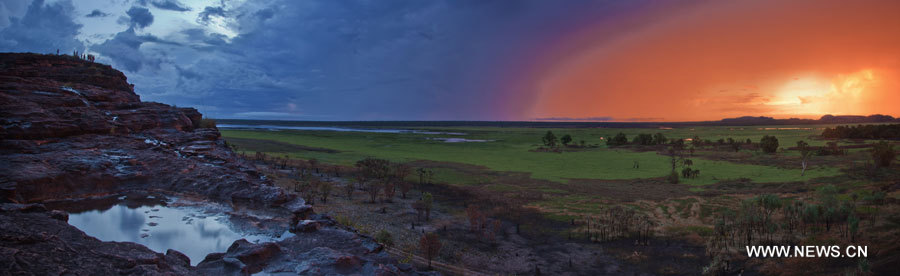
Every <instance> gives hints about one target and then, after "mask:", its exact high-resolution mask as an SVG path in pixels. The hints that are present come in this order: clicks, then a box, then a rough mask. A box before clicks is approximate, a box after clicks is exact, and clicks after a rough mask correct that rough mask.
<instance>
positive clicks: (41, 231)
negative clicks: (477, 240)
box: [0, 54, 418, 275]
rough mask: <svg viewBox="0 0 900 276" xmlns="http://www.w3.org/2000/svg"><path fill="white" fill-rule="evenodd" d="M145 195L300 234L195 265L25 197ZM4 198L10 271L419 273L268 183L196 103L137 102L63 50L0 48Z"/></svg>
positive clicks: (4, 260) (99, 68)
mask: <svg viewBox="0 0 900 276" xmlns="http://www.w3.org/2000/svg"><path fill="white" fill-rule="evenodd" d="M148 191H152V192H154V193H171V194H177V195H179V196H185V197H193V198H196V199H199V200H209V201H214V202H219V203H224V204H229V205H231V206H235V209H236V210H259V211H260V212H265V213H266V214H267V215H266V216H258V215H246V214H249V213H253V212H249V211H245V212H235V214H234V215H233V216H232V217H233V218H232V222H233V223H235V224H239V225H255V226H263V227H261V230H260V229H258V230H260V231H266V229H268V227H265V226H267V225H280V224H290V226H291V228H292V229H293V230H295V231H292V232H295V233H296V234H297V235H296V236H294V237H291V238H288V239H285V240H282V241H279V242H275V243H263V244H253V243H249V242H247V241H245V240H238V241H235V242H234V244H233V245H232V246H231V247H230V248H229V249H228V250H227V251H226V252H222V253H213V254H210V255H209V256H207V257H206V258H205V259H204V260H203V261H202V262H200V264H199V265H198V266H196V267H192V266H190V259H189V258H188V257H187V256H185V255H184V254H182V253H180V252H178V251H174V250H169V251H168V252H166V253H165V254H163V253H159V252H154V251H152V250H150V249H148V248H146V247H145V246H143V245H139V244H135V243H130V242H103V241H100V240H97V239H95V238H93V237H90V236H87V235H85V234H84V232H82V231H81V230H79V229H77V228H75V227H73V226H71V225H69V224H68V223H67V222H66V221H67V220H68V214H67V213H65V212H62V211H59V210H49V209H48V208H46V207H44V205H41V204H31V203H41V202H50V201H61V200H63V201H71V202H77V200H78V199H79V198H87V197H97V196H104V195H106V196H108V195H120V194H121V195H124V194H131V195H133V194H142V193H143V194H146V193H147V192H148ZM0 203H2V204H0V205H2V208H0V267H4V268H5V269H4V270H5V271H7V272H9V273H11V274H26V275H27V274H36V275H59V274H76V275H111V274H140V275H144V274H151V275H156V274H168V275H173V274H174V275H190V274H201V275H203V274H205V275H208V274H221V275H237V274H246V273H254V272H267V273H271V274H280V273H284V274H298V273H299V274H388V275H390V274H397V273H399V274H417V273H418V272H415V271H413V270H410V269H408V268H407V267H404V269H403V270H401V269H398V266H397V262H396V260H394V259H393V258H391V257H390V256H389V255H387V253H384V252H382V251H381V250H380V246H378V245H377V243H375V242H374V240H373V239H372V238H370V237H367V236H363V235H360V234H357V233H356V232H355V231H353V230H352V229H344V228H341V227H339V226H336V225H335V223H334V221H333V220H331V219H330V218H328V217H327V216H319V215H316V214H314V212H313V210H312V209H311V208H310V207H309V206H308V205H306V204H305V203H304V202H303V200H302V199H299V198H296V197H295V196H294V195H292V194H290V193H286V192H285V191H284V190H282V189H281V188H278V187H276V186H274V185H271V183H270V182H269V181H268V180H266V179H264V177H262V176H261V175H260V174H259V173H258V172H256V171H255V170H254V169H253V167H252V166H251V165H250V164H247V163H246V162H245V161H243V160H241V159H239V158H237V156H236V155H235V154H234V153H233V152H231V150H230V149H229V148H228V147H227V145H226V144H225V141H224V140H223V139H221V138H220V135H219V132H218V130H217V129H215V128H214V127H213V128H202V127H201V114H200V113H199V112H197V110H195V109H193V108H176V107H172V106H169V105H164V104H159V103H151V102H141V101H140V97H139V96H138V95H137V94H135V93H134V91H133V87H132V85H131V84H129V83H128V82H127V79H126V77H125V75H124V74H122V73H121V72H119V71H117V70H115V69H113V68H111V67H109V66H107V65H101V64H96V63H91V62H87V61H83V60H78V59H76V58H73V57H70V56H54V55H36V54H0ZM74 205H77V203H76V204H74ZM276 228H278V227H272V229H276ZM401 267H402V266H401Z"/></svg>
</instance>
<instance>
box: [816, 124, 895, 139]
mask: <svg viewBox="0 0 900 276" xmlns="http://www.w3.org/2000/svg"><path fill="white" fill-rule="evenodd" d="M822 138H833V139H893V140H898V139H900V124H890V125H857V126H837V127H834V128H825V130H823V131H822Z"/></svg>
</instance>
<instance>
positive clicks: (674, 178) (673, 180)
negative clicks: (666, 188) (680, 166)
mask: <svg viewBox="0 0 900 276" xmlns="http://www.w3.org/2000/svg"><path fill="white" fill-rule="evenodd" d="M666 180H668V181H669V183H672V184H678V173H676V172H675V171H672V172H671V173H669V176H668V177H666Z"/></svg>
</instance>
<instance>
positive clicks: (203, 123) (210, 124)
mask: <svg viewBox="0 0 900 276" xmlns="http://www.w3.org/2000/svg"><path fill="white" fill-rule="evenodd" d="M198 127H199V128H216V120H213V119H210V118H203V119H200V125H199V126H198Z"/></svg>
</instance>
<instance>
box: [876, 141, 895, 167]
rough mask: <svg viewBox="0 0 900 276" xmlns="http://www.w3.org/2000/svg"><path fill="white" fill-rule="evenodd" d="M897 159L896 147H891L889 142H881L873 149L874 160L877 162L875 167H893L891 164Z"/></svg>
mask: <svg viewBox="0 0 900 276" xmlns="http://www.w3.org/2000/svg"><path fill="white" fill-rule="evenodd" d="M896 157H897V152H896V151H894V145H891V144H890V143H888V142H885V141H881V142H878V143H876V144H875V146H874V147H872V159H873V160H874V161H875V165H876V166H878V167H882V168H887V167H890V166H891V162H892V161H894V158H896Z"/></svg>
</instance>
